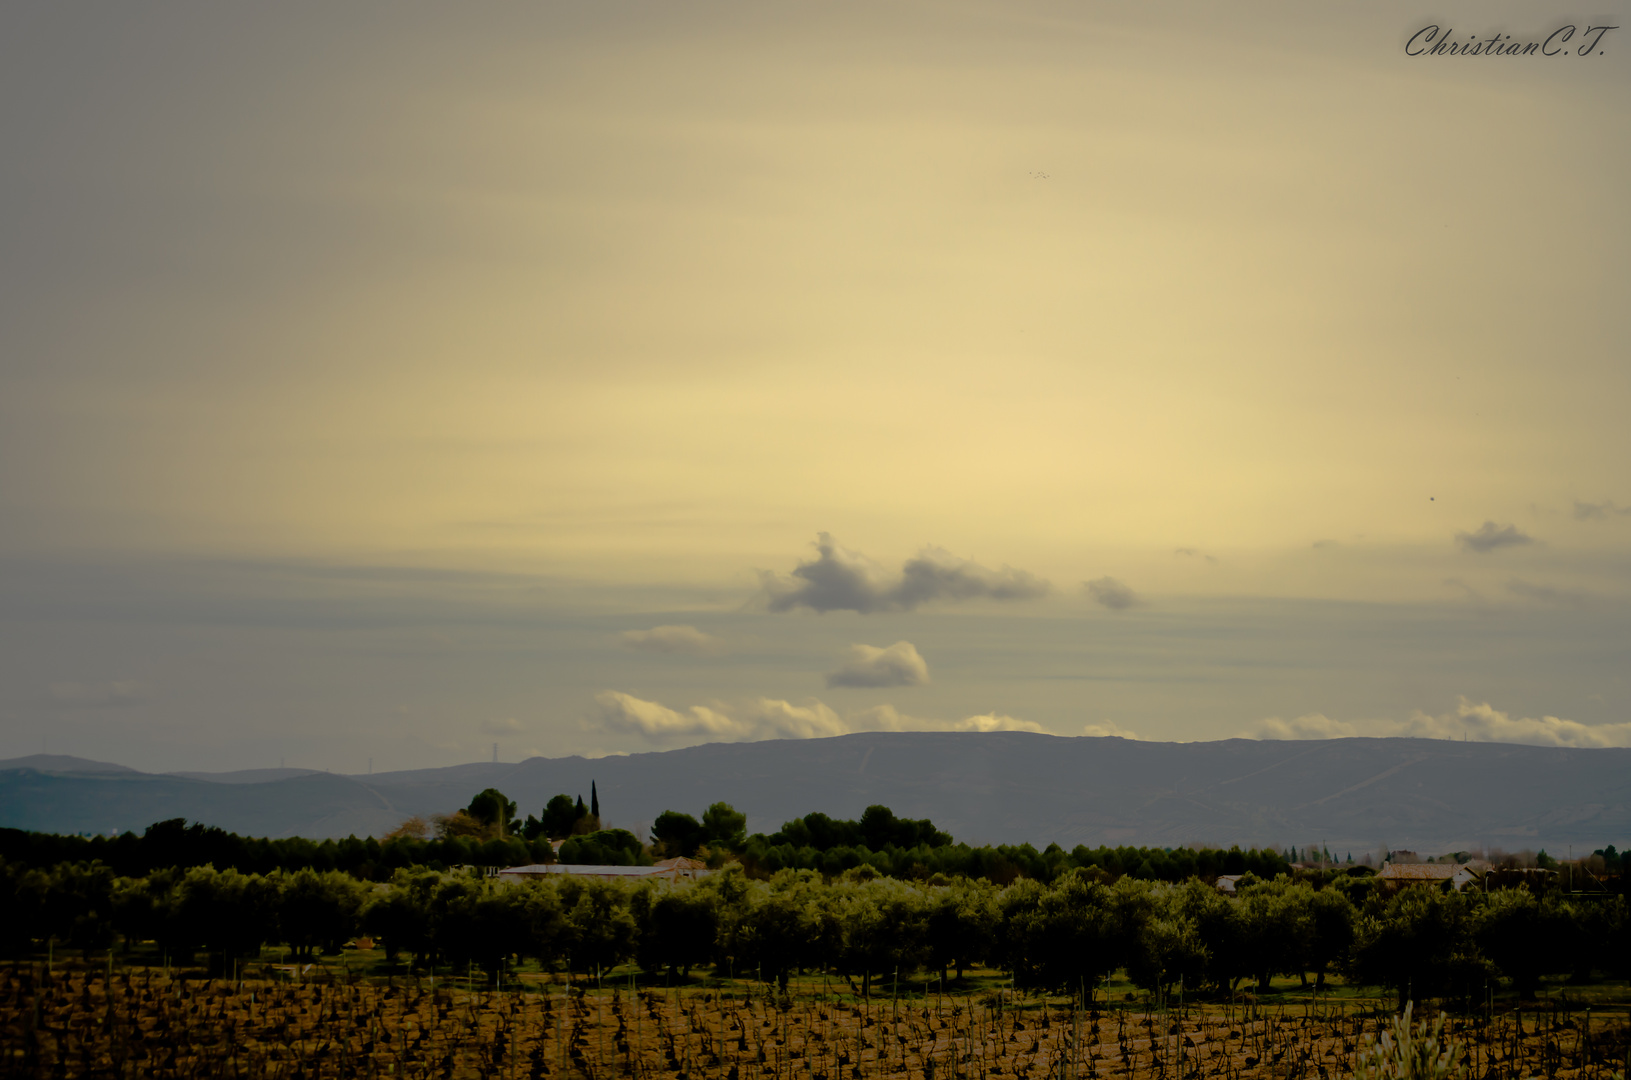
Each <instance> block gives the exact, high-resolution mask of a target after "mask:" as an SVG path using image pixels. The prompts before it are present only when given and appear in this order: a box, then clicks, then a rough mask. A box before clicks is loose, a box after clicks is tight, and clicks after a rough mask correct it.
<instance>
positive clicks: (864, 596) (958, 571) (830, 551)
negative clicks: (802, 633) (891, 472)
mask: <svg viewBox="0 0 1631 1080" xmlns="http://www.w3.org/2000/svg"><path fill="white" fill-rule="evenodd" d="M815 547H816V557H815V558H814V559H812V560H809V561H807V562H802V563H800V564H799V565H798V566H796V567H794V568H793V572H792V573H791V574H788V575H781V574H773V573H769V572H763V573H761V574H760V575H759V579H760V585H761V588H762V590H763V594H764V597H765V599H766V603H767V606H768V607H769V608H770V610H771V611H792V610H794V609H795V608H801V607H803V608H809V609H810V610H811V611H855V612H860V613H862V614H868V613H871V612H878V611H911V610H913V609H914V608H917V607H920V606H921V605H923V604H927V603H933V602H935V601H940V600H976V599H986V600H1033V599H1035V598H1037V597H1039V596H1042V595H1044V594H1046V593H1047V591H1048V588H1049V585H1048V583H1047V582H1046V581H1043V580H1041V579H1040V578H1037V577H1035V576H1034V575H1032V574H1029V573H1027V572H1026V571H1024V570H1016V569H1014V568H1013V567H1011V566H1004V567H1003V568H1002V569H1001V570H989V569H987V568H985V567H983V566H980V565H979V564H978V563H974V562H970V561H969V560H967V559H960V558H958V557H957V556H955V555H952V554H951V553H950V552H948V551H946V550H945V549H943V548H937V547H926V548H924V549H923V550H922V551H921V552H919V553H918V555H917V556H916V557H915V558H912V559H908V560H906V562H905V564H904V565H903V566H902V567H901V571H900V573H899V574H891V573H889V572H887V571H885V570H884V569H883V568H882V567H881V566H879V565H878V564H877V563H875V562H873V561H872V560H871V559H869V558H867V557H866V556H865V555H863V554H861V553H860V552H859V551H852V550H850V549H848V548H844V547H840V546H839V545H838V543H837V542H836V541H835V540H833V538H832V536H831V535H829V534H828V533H820V534H819V535H818V537H817V540H816V545H815Z"/></svg>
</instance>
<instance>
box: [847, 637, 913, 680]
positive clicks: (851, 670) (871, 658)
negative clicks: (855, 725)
mask: <svg viewBox="0 0 1631 1080" xmlns="http://www.w3.org/2000/svg"><path fill="white" fill-rule="evenodd" d="M826 679H827V685H828V686H864V687H884V686H927V685H928V683H929V665H928V663H927V662H926V661H925V660H924V659H923V657H922V656H920V655H918V651H917V647H916V646H914V645H913V644H912V643H911V642H910V641H897V642H895V643H894V644H893V645H891V646H889V647H888V648H887V649H880V648H877V647H876V646H873V645H851V646H850V647H849V651H848V652H846V653H845V659H844V666H843V667H841V668H839V669H838V670H837V671H829V672H828V673H827V675H826Z"/></svg>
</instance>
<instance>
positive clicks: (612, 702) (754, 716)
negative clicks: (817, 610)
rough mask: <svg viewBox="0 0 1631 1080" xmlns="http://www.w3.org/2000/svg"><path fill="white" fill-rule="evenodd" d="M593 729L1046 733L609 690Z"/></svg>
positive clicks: (814, 734)
mask: <svg viewBox="0 0 1631 1080" xmlns="http://www.w3.org/2000/svg"><path fill="white" fill-rule="evenodd" d="M595 710H596V711H595V714H594V716H593V717H592V718H591V724H592V725H593V726H597V727H601V728H604V729H606V730H610V731H614V732H619V733H623V734H631V735H639V736H640V737H642V738H644V739H646V740H648V741H650V742H658V743H675V742H685V741H695V740H697V739H709V740H713V741H718V742H747V741H751V740H756V739H819V738H825V737H827V736H831V735H848V734H850V733H852V732H857V731H1041V730H1042V727H1041V725H1039V724H1035V723H1032V722H1031V721H1028V720H1016V719H1015V718H1014V717H1011V716H1003V715H999V714H996V713H988V714H985V715H982V716H970V717H967V718H965V719H963V720H954V721H950V722H947V721H943V720H934V719H929V718H924V717H917V716H908V715H906V714H905V713H902V712H901V711H900V710H898V709H896V708H895V707H894V706H893V705H874V706H871V707H869V708H866V709H858V710H854V711H852V712H847V713H845V714H843V715H840V714H839V713H838V712H837V711H835V710H834V709H832V708H831V707H830V706H828V705H827V704H826V703H824V702H822V701H819V700H817V699H815V698H810V699H809V700H807V701H805V702H804V703H803V704H798V705H795V704H793V703H792V702H790V701H781V700H777V699H775V698H755V699H753V700H751V701H745V702H735V703H728V702H719V701H714V702H710V703H708V704H707V705H692V706H690V707H689V708H687V709H683V710H681V709H670V708H669V707H667V706H666V705H661V704H658V703H657V702H655V701H642V700H641V699H640V698H637V697H634V696H633V695H632V694H624V693H621V692H619V691H616V690H607V691H605V692H604V693H601V694H597V695H596V696H595Z"/></svg>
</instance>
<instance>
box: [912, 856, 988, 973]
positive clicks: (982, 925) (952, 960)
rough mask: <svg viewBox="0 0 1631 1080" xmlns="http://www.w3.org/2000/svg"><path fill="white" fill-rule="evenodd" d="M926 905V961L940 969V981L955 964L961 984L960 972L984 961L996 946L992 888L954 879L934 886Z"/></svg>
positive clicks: (962, 879) (979, 882)
mask: <svg viewBox="0 0 1631 1080" xmlns="http://www.w3.org/2000/svg"><path fill="white" fill-rule="evenodd" d="M928 903H929V915H928V923H927V935H928V937H927V942H928V946H929V962H930V963H931V964H932V965H933V966H935V967H936V968H938V969H939V970H940V979H941V981H942V982H944V981H945V978H946V969H947V968H948V967H951V966H953V965H955V967H956V969H957V978H958V980H959V981H961V980H962V978H963V969H964V968H966V967H968V966H969V965H970V964H976V963H979V962H980V961H982V960H984V959H986V957H987V956H989V955H990V954H991V951H992V949H993V948H994V947H995V946H996V940H997V902H996V889H995V887H994V886H993V885H992V884H991V883H990V882H989V881H985V880H983V879H976V880H970V879H969V878H966V877H964V878H957V879H956V880H954V881H952V882H951V883H950V884H949V885H942V886H936V887H935V888H934V889H933V890H932V892H931V895H930V897H929V902H928Z"/></svg>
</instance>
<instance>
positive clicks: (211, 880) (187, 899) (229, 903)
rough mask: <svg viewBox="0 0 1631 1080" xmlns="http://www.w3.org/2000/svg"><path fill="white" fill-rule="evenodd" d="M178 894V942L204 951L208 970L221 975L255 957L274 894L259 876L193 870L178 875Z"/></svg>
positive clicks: (209, 868)
mask: <svg viewBox="0 0 1631 1080" xmlns="http://www.w3.org/2000/svg"><path fill="white" fill-rule="evenodd" d="M177 892H178V903H177V916H178V917H177V920H176V927H177V931H178V934H179V935H180V941H181V943H183V944H184V945H185V946H186V947H188V948H192V947H197V946H202V947H203V948H204V949H205V950H206V951H208V952H209V954H210V960H209V963H210V969H211V970H212V971H216V972H219V971H222V970H223V969H224V968H225V965H226V961H227V960H228V959H231V958H233V957H241V956H254V955H255V954H256V953H258V952H259V951H260V946H261V943H262V942H263V941H265V940H266V939H267V937H268V936H269V934H268V931H269V930H270V929H271V927H272V924H273V920H272V914H273V910H272V903H273V890H272V889H271V888H270V887H269V886H268V884H267V882H266V881H265V879H263V878H261V877H260V876H259V875H257V874H241V873H239V872H238V871H237V870H234V869H231V868H228V869H226V870H217V869H215V868H214V867H213V866H195V867H192V868H191V869H189V870H188V871H187V872H186V873H185V874H183V875H182V877H181V881H180V883H179V885H178V887H177Z"/></svg>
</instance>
